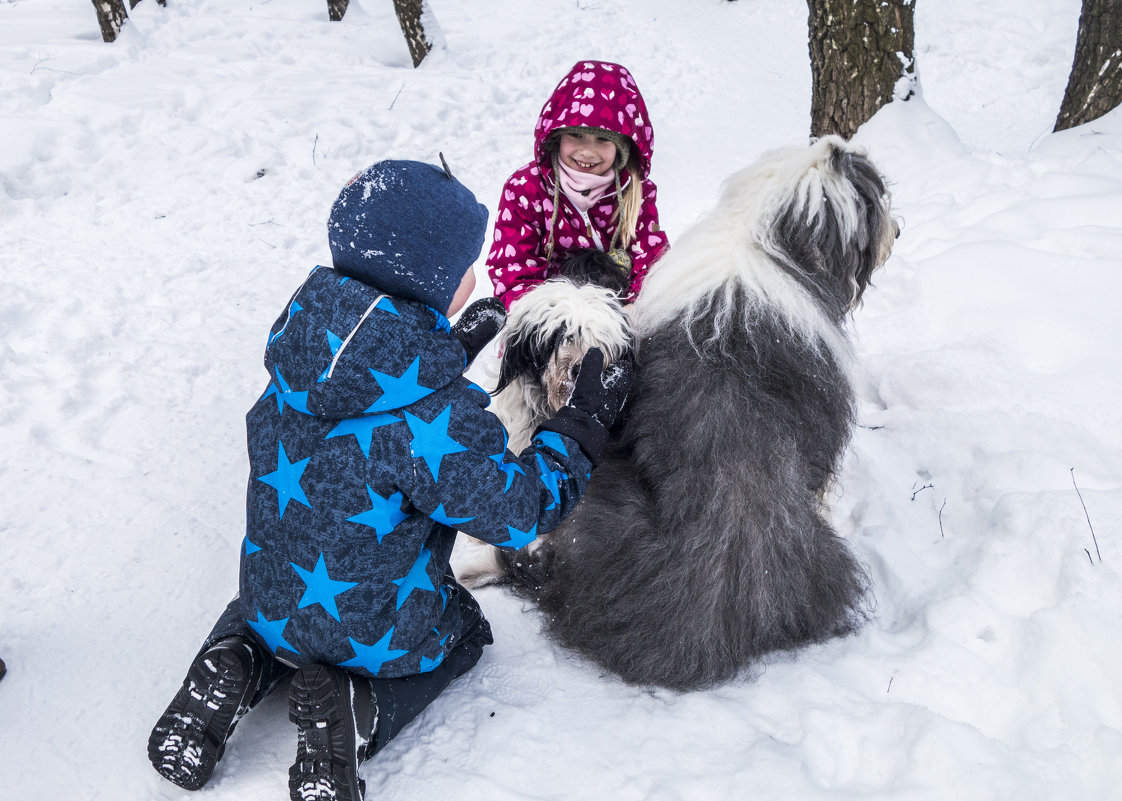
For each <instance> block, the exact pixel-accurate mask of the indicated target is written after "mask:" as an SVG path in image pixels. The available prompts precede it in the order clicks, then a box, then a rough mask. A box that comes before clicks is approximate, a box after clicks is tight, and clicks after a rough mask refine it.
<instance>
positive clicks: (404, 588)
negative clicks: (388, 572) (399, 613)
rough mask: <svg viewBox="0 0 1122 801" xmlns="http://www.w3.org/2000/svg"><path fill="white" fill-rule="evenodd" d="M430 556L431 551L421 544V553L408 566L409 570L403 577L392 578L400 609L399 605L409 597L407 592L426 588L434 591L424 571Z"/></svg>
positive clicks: (398, 606) (430, 580) (434, 588)
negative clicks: (411, 565) (396, 588)
mask: <svg viewBox="0 0 1122 801" xmlns="http://www.w3.org/2000/svg"><path fill="white" fill-rule="evenodd" d="M430 558H432V551H430V550H429V549H428V548H425V547H424V546H423V545H422V546H421V555H420V556H418V557H417V561H415V562H414V563H413V567H411V568H409V572H408V573H406V574H405V576H404V577H403V578H399V579H394V580H393V583H394V584H396V585H397V586H398V590H397V608H398V609H400V608H401V605H402V604H404V603H405V600H406V599H407V598H408V597H409V593H411V592H413V590H428V591H429V592H436V587H434V586H433V583H432V579H430V578H429V574H428V573H427V572H426V571H425V566H426V565H427V564H428V563H429V559H430Z"/></svg>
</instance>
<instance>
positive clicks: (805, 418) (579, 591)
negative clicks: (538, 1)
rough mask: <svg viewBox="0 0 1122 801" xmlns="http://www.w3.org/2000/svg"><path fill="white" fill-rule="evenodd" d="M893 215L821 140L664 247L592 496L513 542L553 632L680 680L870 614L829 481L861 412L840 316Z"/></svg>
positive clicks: (512, 559)
mask: <svg viewBox="0 0 1122 801" xmlns="http://www.w3.org/2000/svg"><path fill="white" fill-rule="evenodd" d="M895 233H896V227H895V225H894V223H893V222H892V219H891V216H890V210H889V206H888V196H887V191H886V189H885V186H884V184H883V181H882V179H881V178H880V176H879V175H878V174H877V173H876V171H875V169H874V168H873V167H872V166H871V164H870V163H869V162H868V161H867V159H866V158H865V157H864V155H863V154H862V153H861V152H860V151H858V150H856V149H855V148H854V147H853V146H851V145H850V144H848V143H846V142H844V141H842V140H840V139H837V138H835V137H829V138H827V139H825V140H820V141H819V142H817V143H815V144H814V145H812V146H811V147H810V148H804V149H799V150H790V151H782V152H777V153H773V154H769V155H768V156H766V157H765V158H764V159H763V160H762V161H761V162H760V163H758V164H757V165H756V166H755V167H753V168H749V169H748V170H745V171H744V172H742V173H739V174H737V175H736V176H733V178H732V179H730V181H729V183H728V184H727V186H726V190H725V192H724V195H723V196H722V199H721V202H720V203H719V205H718V207H717V209H716V210H715V211H714V212H712V213H711V214H710V215H709V216H708V217H707V218H705V219H703V220H702V221H701V222H700V223H699V224H698V225H697V226H695V227H694V229H692V230H691V231H690V232H687V234H686V235H684V236H683V237H682V238H681V240H680V241H679V242H678V243H677V244H676V245H675V246H674V248H673V249H672V250H671V251H670V252H669V254H668V255H666V256H664V257H663V259H662V260H661V261H660V262H659V263H658V264H656V265H655V267H654V268H653V269H652V272H651V273H650V275H649V276H648V277H647V279H646V283H645V285H644V287H643V290H642V292H641V293H640V296H639V299H638V300H637V302H636V304H635V306H634V313H633V322H634V324H635V326H636V329H637V331H638V334H639V338H640V339H639V353H638V361H637V367H636V373H635V381H634V384H633V387H632V391H631V400H630V402H629V409H628V411H627V413H626V418H625V419H624V420H623V421H621V423H620V425H619V426H618V428H617V430H616V432H615V434H614V436H613V439H612V442H611V443H610V444H609V447H608V451H607V453H606V454H605V457H604V459H603V460H602V462H601V464H600V466H599V468H598V469H597V470H596V472H595V473H594V479H593V481H592V482H591V484H590V486H589V490H588V492H587V494H586V495H585V497H584V499H583V500H582V501H581V503H580V504H579V505H578V507H577V509H576V511H575V512H574V513H573V514H572V515H571V516H570V517H569V519H568V520H566V522H565V523H564V524H563V525H562V527H561V528H559V529H558V530H557V531H555V532H553V533H552V534H551V535H548V536H547V537H545V538H543V539H542V541H541V545H540V547H538V548H537V549H536V550H535V551H533V552H532V553H518V554H514V555H509V556H507V555H504V556H501V557H500V562H501V564H502V565H503V567H504V568H505V570H506V571H507V573H508V576H509V578H510V579H511V580H512V582H513V584H514V585H515V586H516V587H517V588H519V590H520V591H522V592H523V593H525V594H526V595H527V596H528V597H531V598H532V599H533V600H534V601H535V602H536V603H537V605H538V606H539V607H540V608H541V609H542V611H543V612H544V613H545V620H546V624H547V628H548V631H549V632H550V633H551V634H552V635H553V636H554V637H556V638H557V639H558V640H559V641H561V642H562V643H564V644H565V645H567V646H569V647H571V648H573V649H575V650H577V651H579V652H580V653H582V654H584V655H586V656H587V657H589V658H590V659H592V660H593V661H595V662H596V663H598V664H600V665H602V666H603V667H605V668H607V669H608V670H610V671H612V672H614V673H616V674H618V675H619V676H621V677H622V678H623V679H624V680H625V681H628V682H631V683H636V684H643V685H658V686H665V687H671V688H675V689H682V690H686V689H695V688H699V687H705V686H710V685H713V684H715V683H718V682H721V681H725V680H728V679H730V678H732V677H733V676H735V675H737V674H738V673H739V672H740V671H741V670H743V669H744V668H746V667H748V666H750V665H751V664H752V663H753V662H754V661H755V660H756V659H757V658H758V657H760V656H761V655H763V654H765V653H767V652H769V651H773V650H777V649H791V648H795V647H798V646H801V645H804V644H807V643H812V642H817V641H821V640H823V639H825V638H828V637H832V636H835V635H839V634H844V633H847V632H850V631H852V630H853V629H854V628H855V627H856V626H857V625H859V623H860V622H861V621H862V620H863V619H864V615H865V614H866V611H867V605H868V599H869V593H868V582H867V579H866V576H865V573H864V571H863V570H862V568H861V566H860V565H859V563H858V561H857V560H856V559H855V557H854V555H853V554H852V552H851V550H850V548H849V546H848V544H847V543H846V542H845V541H844V540H843V539H841V538H840V537H839V536H838V535H837V534H836V532H835V531H834V530H833V528H832V527H831V525H830V523H829V522H828V520H827V518H826V516H825V512H826V510H825V509H824V505H823V499H824V494H825V491H826V489H827V487H828V485H829V483H830V482H831V480H832V479H833V478H834V477H835V475H836V471H837V469H838V466H839V462H840V459H841V457H842V454H843V452H844V450H845V447H846V444H847V442H848V440H849V437H850V433H851V431H852V427H853V424H854V417H855V401H854V394H853V390H852V387H851V382H850V379H849V374H848V371H849V360H850V351H849V347H848V342H847V340H846V337H845V335H844V333H843V331H842V328H841V326H842V323H843V321H844V318H845V316H846V314H847V313H848V312H849V311H850V310H851V309H852V308H853V307H854V305H855V304H856V303H857V302H858V301H859V300H860V296H861V293H862V292H863V291H864V289H865V287H866V286H867V285H868V282H869V276H870V275H871V273H872V272H873V270H874V269H876V268H877V267H878V266H880V265H881V264H882V263H883V262H884V260H885V259H886V258H887V256H888V253H889V250H890V248H891V243H892V237H893V235H894V234H895Z"/></svg>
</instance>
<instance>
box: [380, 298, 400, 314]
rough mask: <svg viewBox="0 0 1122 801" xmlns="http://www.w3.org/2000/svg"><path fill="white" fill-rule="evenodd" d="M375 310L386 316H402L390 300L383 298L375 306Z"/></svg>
mask: <svg viewBox="0 0 1122 801" xmlns="http://www.w3.org/2000/svg"><path fill="white" fill-rule="evenodd" d="M374 308H375V309H377V310H378V311H382V312H385V313H386V314H395V315H397V316H398V317H400V316H401V312H399V311H398V310H397V308H396V307H394V305H393V303H392V302H391V301H390V299H389V298H382V299H381V300H379V301H378V302H377V303H376V304H375V305H374Z"/></svg>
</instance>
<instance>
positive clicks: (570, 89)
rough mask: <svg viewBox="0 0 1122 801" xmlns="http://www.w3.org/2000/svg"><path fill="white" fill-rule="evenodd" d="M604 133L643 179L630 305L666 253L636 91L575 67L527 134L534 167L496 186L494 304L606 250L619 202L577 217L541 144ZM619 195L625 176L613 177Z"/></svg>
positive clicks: (610, 68)
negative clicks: (575, 129) (623, 145)
mask: <svg viewBox="0 0 1122 801" xmlns="http://www.w3.org/2000/svg"><path fill="white" fill-rule="evenodd" d="M570 126H588V127H592V128H606V129H608V130H611V131H615V132H616V133H619V134H622V135H623V136H626V137H628V138H629V139H630V140H631V141H632V143H633V149H634V152H635V153H636V155H637V156H638V162H639V168H640V171H641V173H642V175H643V182H642V192H643V203H642V208H641V211H640V213H639V219H638V224H637V225H636V229H635V238H634V240H633V241H632V242H631V246H630V247H629V248H628V253H629V254H630V256H631V289H630V293H629V295H628V298H627V299H628V301H631V300H634V299H635V296H636V295H637V294H638V292H639V288H640V287H641V286H642V284H643V278H644V276H645V275H646V273H647V270H648V268H649V267H650V266H651V264H653V263H654V261H655V260H656V259H657V258H658V257H659V256H660V255H661V254H662V251H663V248H665V247H666V246H667V238H666V234H665V233H663V231H662V229H661V228H660V227H659V224H658V209H657V208H656V206H655V199H656V195H657V192H658V190H657V188H656V187H655V185H654V182H652V181H651V180H650V178H649V177H647V176H648V175H649V173H650V169H651V154H652V152H653V143H654V131H653V130H652V128H651V123H650V119H649V118H648V116H647V107H646V104H645V103H644V102H643V96H642V95H640V94H639V87H638V86H636V84H635V80H634V79H633V78H632V77H631V73H630V72H628V71H627V68H626V67H622V66H620V65H619V64H612V63H609V62H605V61H581V62H579V63H577V64H576V65H575V66H574V67H573V68H572V69H571V70H570V71H569V74H568V75H566V76H565V77H564V78H563V79H562V80H561V83H559V84H558V85H557V88H556V89H554V90H553V94H552V95H551V96H550V98H549V100H547V101H546V104H545V105H544V106H543V107H542V110H541V114H540V115H539V117H538V122H537V126H536V127H535V129H534V161H532V162H530V163H529V164H527V165H525V166H524V167H522V168H521V169H519V170H518V171H517V172H515V173H514V174H513V175H512V176H510V178H509V179H507V182H506V184H505V185H504V186H503V191H502V197H501V198H500V199H499V208H498V212H497V215H496V219H495V229H494V235H493V237H492V243H491V250H490V252H489V253H488V256H487V272H488V275H490V277H491V282H492V283H493V284H494V286H495V296H496V297H498V298H499V299H500V300H502V302H503V304H504V305H505V306H506V307H507V308H508V309H509V308H510V305H511V304H512V303H513V302H514V301H515V300H517V299H518V298H519V297H521V296H522V295H524V294H526V293H527V292H529V291H530V290H531V289H533V288H534V287H535V286H537V285H538V284H540V283H541V282H542V281H545V280H547V279H549V278H552V277H553V276H555V275H557V273H558V272H559V270H560V268H561V265H562V264H564V263H565V261H566V260H567V259H568V258H569V257H570V256H571V255H572V254H573V253H574V252H576V251H578V250H582V249H585V248H596V249H598V250H603V251H607V250H608V249H609V248H610V247H611V242H612V237H613V235H614V234H615V230H616V224H615V221H614V219H613V217H614V215H615V213H616V207H617V206H618V201H619V198H618V197H617V193H616V191H615V190H614V189H613V190H610V191H609V192H608V193H607V194H605V195H604V197H603V198H601V201H600V202H599V203H596V204H594V205H593V206H592V208H590V209H589V210H588V211H587V212H581V211H580V210H579V209H578V208H577V207H576V206H575V205H574V204H573V203H572V202H571V201H570V200H569V199H568V198H567V197H566V196H565V194H564V193H563V192H559V193H558V192H555V191H554V190H555V183H554V182H555V181H556V180H557V179H556V176H555V175H554V170H553V164H552V160H551V155H550V153H548V152H546V150H545V143H546V141H547V140H548V139H549V137H550V134H552V133H553V132H554V131H556V130H557V129H558V128H568V127H570ZM620 180H621V182H622V187H621V190H620V191H624V190H625V189H626V188H627V186H628V184H629V182H630V180H631V179H630V175H629V173H628V171H627V170H623V171H622V173H621V175H620ZM554 196H556V197H557V198H558V201H559V204H560V209H558V213H557V216H556V222H555V223H554V225H553V251H552V253H551V254H550V255H549V256H548V257H547V255H546V253H547V246H548V242H549V234H550V231H549V226H550V221H551V220H552V219H553V216H554V215H553V198H554Z"/></svg>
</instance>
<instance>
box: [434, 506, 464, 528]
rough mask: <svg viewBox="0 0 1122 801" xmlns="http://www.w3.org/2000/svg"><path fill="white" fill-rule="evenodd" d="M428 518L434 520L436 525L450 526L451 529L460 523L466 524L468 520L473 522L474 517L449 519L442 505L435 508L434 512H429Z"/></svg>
mask: <svg viewBox="0 0 1122 801" xmlns="http://www.w3.org/2000/svg"><path fill="white" fill-rule="evenodd" d="M429 517H430V518H432V519H433V520H435V521H436V522H437V523H443V524H444V525H446V526H451V527H452V528H455V527H456V526H458V525H460V523H466V522H468V521H469V520H475V518H474V517H449V516H448V513H447V512H445V511H444V504H440V506H438V507H436V510H435V511H433V512H431V513H430V514H429Z"/></svg>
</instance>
